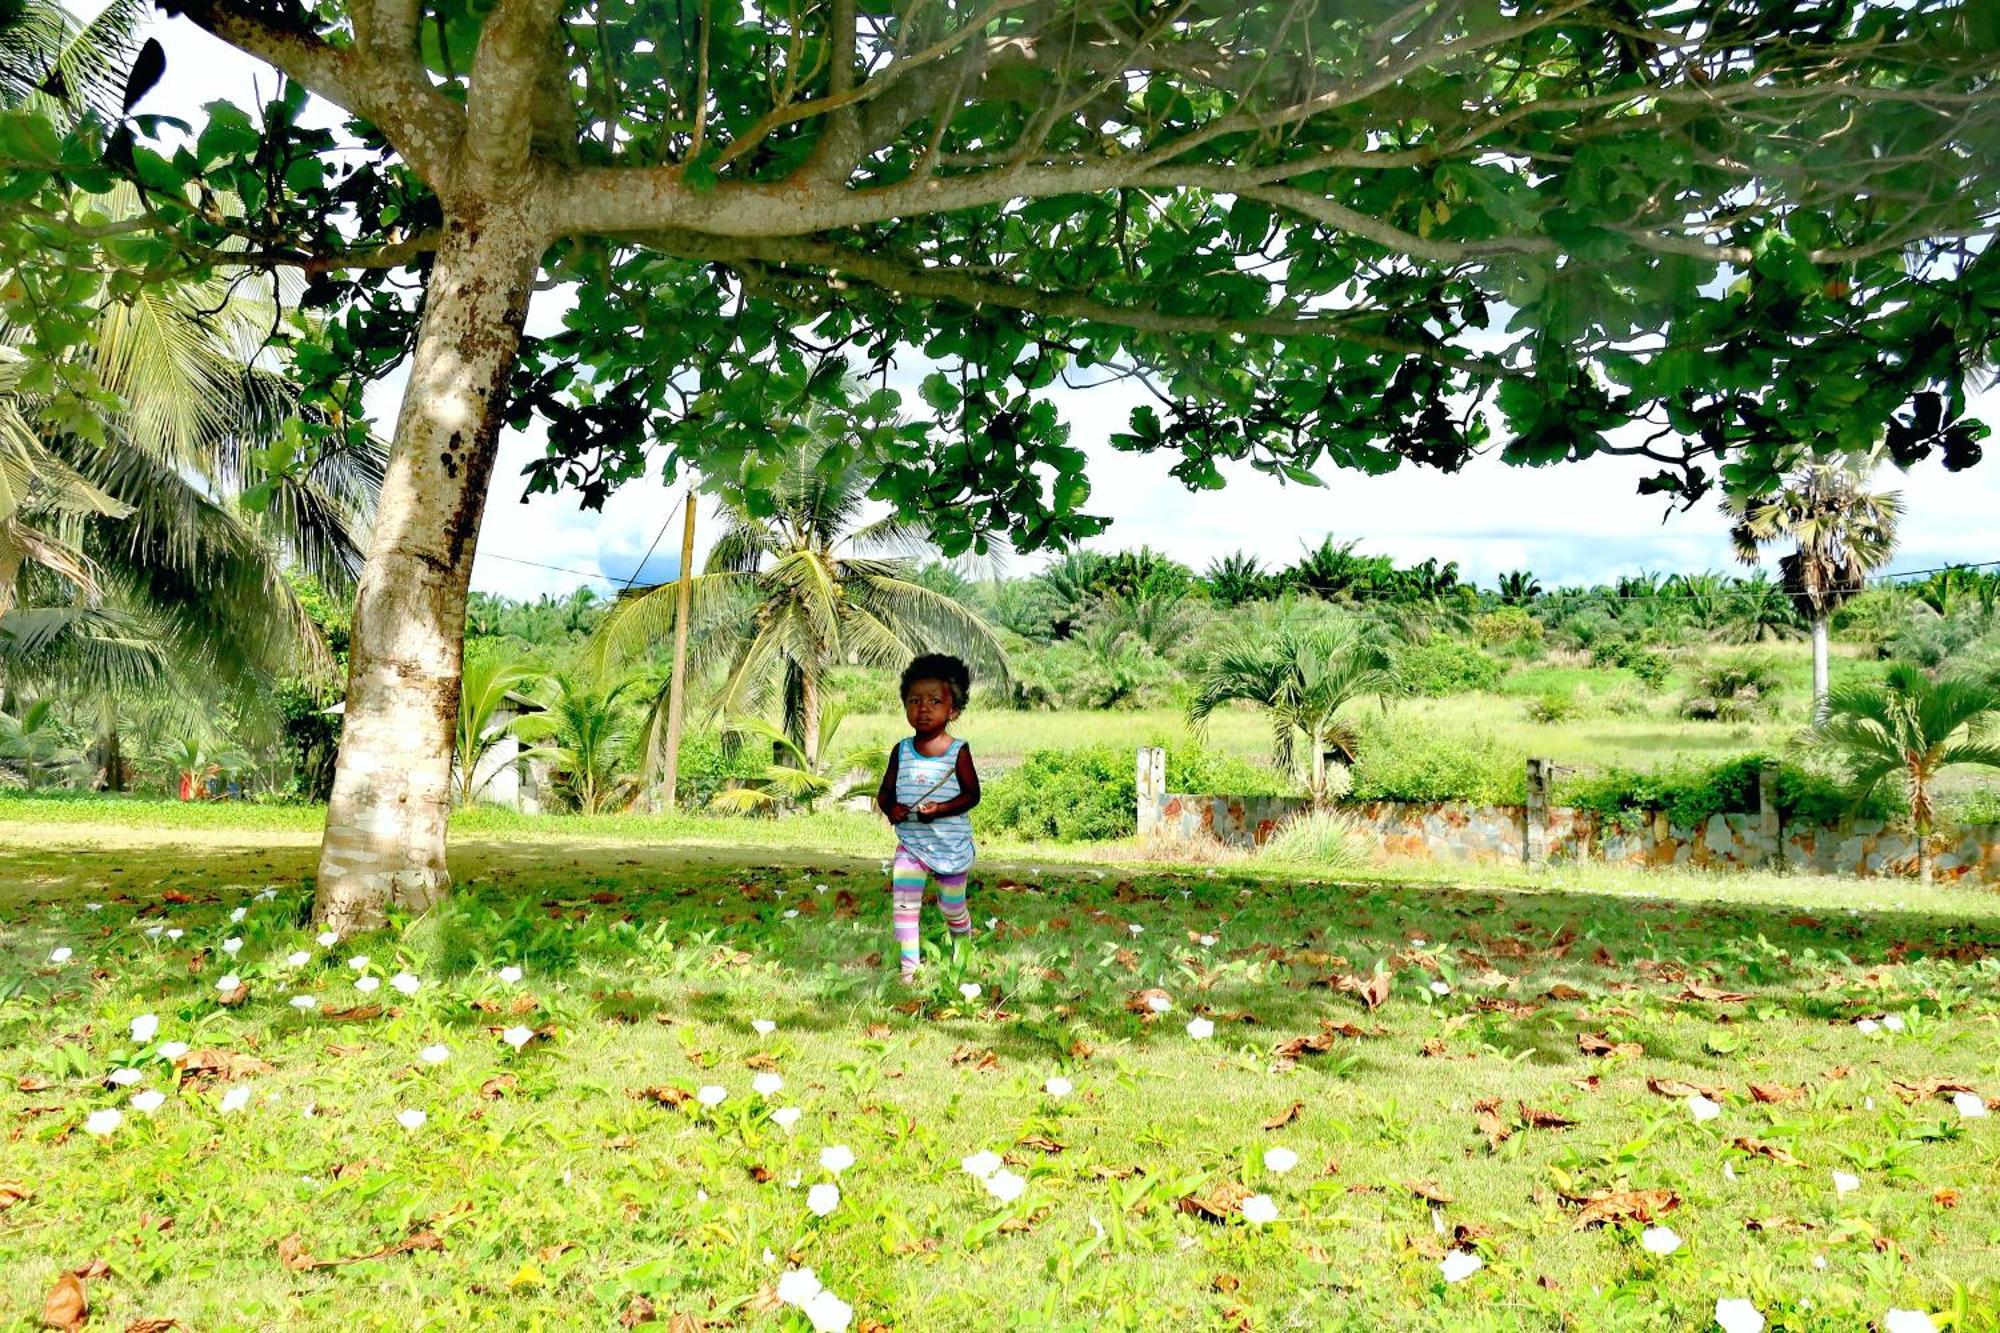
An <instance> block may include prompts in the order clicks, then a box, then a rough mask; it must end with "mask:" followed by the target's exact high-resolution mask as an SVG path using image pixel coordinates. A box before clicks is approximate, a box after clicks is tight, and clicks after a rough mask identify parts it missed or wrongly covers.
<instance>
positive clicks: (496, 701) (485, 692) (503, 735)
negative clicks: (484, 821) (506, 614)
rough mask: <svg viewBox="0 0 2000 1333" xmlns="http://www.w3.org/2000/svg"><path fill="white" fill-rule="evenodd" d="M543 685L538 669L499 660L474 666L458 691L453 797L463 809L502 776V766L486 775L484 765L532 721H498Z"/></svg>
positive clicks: (481, 661) (468, 667)
mask: <svg viewBox="0 0 2000 1333" xmlns="http://www.w3.org/2000/svg"><path fill="white" fill-rule="evenodd" d="M540 681H541V675H540V673H538V672H536V671H535V670H534V669H533V668H532V667H528V666H524V665H521V664H519V663H514V662H505V661H502V660H501V659H499V658H495V657H484V658H479V659H477V660H475V661H472V662H468V663H467V664H466V666H465V671H464V673H463V675H462V676H461V677H460V678H459V687H458V728H457V730H456V731H454V732H453V734H452V795H453V797H454V799H455V800H456V801H457V803H458V804H459V805H471V804H472V802H473V801H474V800H475V799H477V798H478V796H479V793H480V792H481V791H483V790H484V789H485V787H486V784H487V783H489V782H491V781H493V779H494V777H495V776H496V775H497V774H498V773H499V772H500V768H499V766H497V765H496V766H494V767H493V768H490V769H488V770H487V772H486V773H485V774H484V775H483V776H482V775H481V774H480V771H479V770H480V766H481V765H483V764H484V763H485V762H486V758H487V756H488V755H490V754H492V753H493V750H494V748H495V747H496V746H498V745H499V744H500V743H501V742H502V741H505V740H508V739H510V738H514V737H517V736H518V735H519V734H520V730H521V723H522V721H523V720H524V719H525V718H527V717H528V716H530V715H529V714H526V713H517V714H516V715H515V716H514V717H512V718H510V719H509V720H507V721H506V722H500V723H496V722H495V721H494V720H493V718H494V715H495V714H496V713H499V712H501V711H502V710H503V709H504V708H506V706H507V705H508V703H509V696H510V695H514V694H517V693H518V692H520V691H521V690H523V689H525V688H529V687H531V686H533V685H535V684H538V683H539V682H540Z"/></svg>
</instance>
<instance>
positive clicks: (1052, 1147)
mask: <svg viewBox="0 0 2000 1333" xmlns="http://www.w3.org/2000/svg"><path fill="white" fill-rule="evenodd" d="M1018 1146H1020V1147H1023V1148H1033V1149H1034V1150H1035V1151H1037V1152H1045V1153H1047V1154H1048V1155H1049V1156H1051V1157H1053V1156H1055V1155H1056V1154H1057V1153H1060V1152H1066V1151H1068V1149H1069V1145H1068V1144H1066V1143H1057V1142H1056V1141H1055V1140H1054V1139H1052V1138H1048V1137H1046V1136H1044V1135H1041V1134H1030V1135H1029V1136H1028V1137H1027V1138H1025V1139H1022V1140H1020V1142H1019V1145H1018Z"/></svg>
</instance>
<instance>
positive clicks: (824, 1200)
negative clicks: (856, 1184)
mask: <svg viewBox="0 0 2000 1333" xmlns="http://www.w3.org/2000/svg"><path fill="white" fill-rule="evenodd" d="M806 1207H807V1209H809V1210H810V1211H811V1212H812V1215H813V1216H814V1217H825V1216H826V1215H827V1214H828V1213H830V1212H832V1211H833V1210H834V1209H836V1208H838V1207H840V1186H838V1185H835V1184H833V1183H831V1182H829V1181H821V1182H820V1183H819V1184H817V1185H815V1186H813V1187H812V1188H811V1189H809V1190H807V1191H806Z"/></svg>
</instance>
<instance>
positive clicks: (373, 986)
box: [354, 977, 382, 995]
mask: <svg viewBox="0 0 2000 1333" xmlns="http://www.w3.org/2000/svg"><path fill="white" fill-rule="evenodd" d="M381 988H382V978H380V977H356V978H355V979H354V989H356V990H358V991H360V992H361V993H362V994H363V995H373V994H374V993H375V992H376V991H378V990H380V989H381Z"/></svg>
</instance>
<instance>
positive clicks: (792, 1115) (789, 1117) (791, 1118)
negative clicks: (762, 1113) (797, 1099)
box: [771, 1106, 801, 1129]
mask: <svg viewBox="0 0 2000 1333" xmlns="http://www.w3.org/2000/svg"><path fill="white" fill-rule="evenodd" d="M800 1114H801V1112H800V1111H799V1108H798V1107H796V1106H780V1107H779V1108H778V1109H777V1110H775V1111H773V1112H771V1121H772V1123H773V1124H775V1125H777V1126H778V1128H780V1129H790V1128H791V1127H792V1126H793V1125H796V1124H798V1123H799V1116H800Z"/></svg>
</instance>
